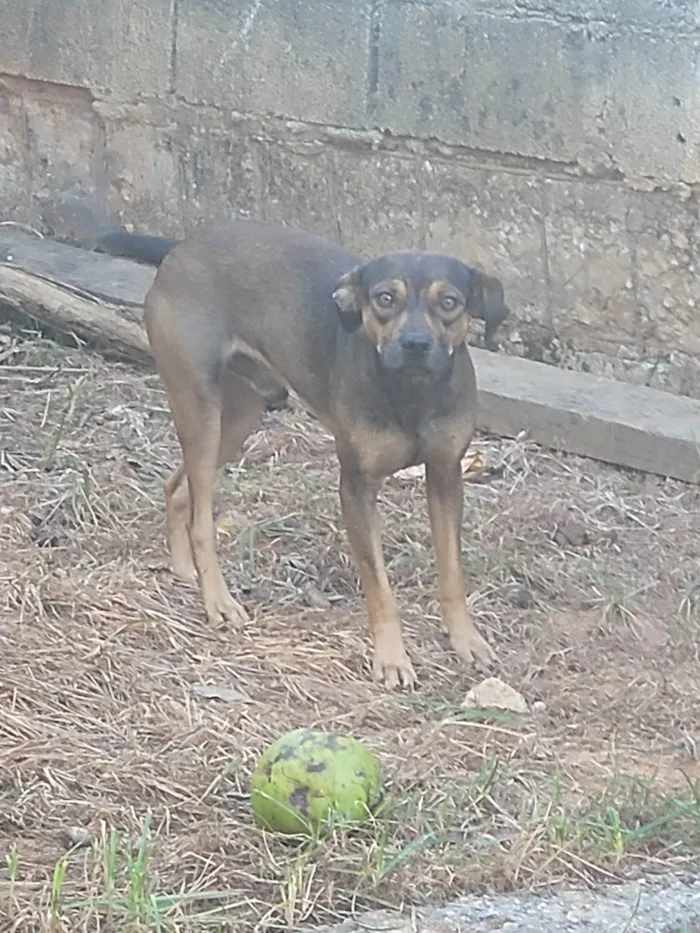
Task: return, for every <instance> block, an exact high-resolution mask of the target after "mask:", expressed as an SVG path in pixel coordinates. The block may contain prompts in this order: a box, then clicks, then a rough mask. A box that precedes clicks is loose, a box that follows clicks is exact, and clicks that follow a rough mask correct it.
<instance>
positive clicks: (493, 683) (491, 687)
mask: <svg viewBox="0 0 700 933" xmlns="http://www.w3.org/2000/svg"><path fill="white" fill-rule="evenodd" d="M462 707H463V708H464V709H497V710H508V711H509V712H512V713H528V712H529V709H528V705H527V703H526V702H525V698H524V697H523V695H522V694H521V693H518V691H517V690H514V689H513V688H512V687H511V686H509V685H508V684H507V683H504V682H503V681H502V680H501V679H500V678H498V677H487V678H486V680H483V681H482V682H481V683H480V684H478V685H477V686H476V687H472V689H471V690H470V691H469V693H468V694H467V696H466V697H465V700H464V702H463V703H462Z"/></svg>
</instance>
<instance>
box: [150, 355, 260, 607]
mask: <svg viewBox="0 0 700 933" xmlns="http://www.w3.org/2000/svg"><path fill="white" fill-rule="evenodd" d="M173 349H174V348H172V349H171V352H170V353H169V354H168V358H167V360H162V362H161V366H160V372H161V377H162V379H163V382H164V384H165V387H166V391H167V394H168V398H169V402H170V410H171V412H172V415H173V420H174V422H175V428H176V431H177V434H178V438H179V440H180V446H181V447H182V452H183V460H184V463H183V465H182V466H181V467H179V468H178V469H177V470H176V471H175V472H174V473H173V474H172V475H171V476H170V477H169V478H168V479H167V480H166V483H165V497H166V510H167V511H166V515H167V528H168V544H169V547H170V552H171V557H172V561H173V571H174V572H175V573H176V574H177V575H178V576H181V577H184V578H185V579H191V578H192V575H193V570H194V571H195V572H196V576H197V578H198V580H199V585H200V588H201V591H202V598H203V600H204V607H205V611H206V614H207V617H208V618H209V619H210V620H211V621H219V620H221V619H228V620H233V619H236V618H238V619H243V618H245V617H246V614H245V611H244V609H243V608H242V607H241V606H240V605H239V604H238V603H237V602H236V601H235V600H234V599H233V598H232V597H231V595H230V593H229V591H228V587H227V586H226V583H225V581H224V579H223V575H222V573H221V567H220V564H219V560H218V556H217V551H216V532H215V528H214V518H213V509H214V482H215V478H216V471H217V468H218V467H219V466H223V464H225V463H227V462H228V461H229V460H231V459H232V458H233V457H234V456H235V454H236V453H237V451H238V450H240V447H241V445H242V443H243V441H244V440H245V438H246V437H247V436H248V434H249V433H250V431H251V430H252V428H253V427H254V425H255V423H256V421H257V420H258V418H259V416H260V413H261V411H262V409H263V404H264V403H263V399H262V397H261V395H260V394H259V393H258V392H256V391H255V389H254V388H253V387H252V386H251V385H250V384H249V383H248V382H246V381H245V380H244V379H242V378H241V377H239V376H237V375H236V374H235V373H234V372H231V371H230V370H227V369H224V370H223V372H222V373H221V375H220V377H219V379H218V380H216V381H215V382H214V383H211V382H206V381H205V380H204V379H203V378H202V377H201V375H200V373H199V372H197V371H194V370H193V367H192V365H191V362H190V361H189V360H185V359H180V360H179V361H176V360H175V359H174V358H173Z"/></svg>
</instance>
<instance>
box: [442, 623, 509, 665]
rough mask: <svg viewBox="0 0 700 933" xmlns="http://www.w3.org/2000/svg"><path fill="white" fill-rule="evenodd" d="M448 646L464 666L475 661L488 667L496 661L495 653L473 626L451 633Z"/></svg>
mask: <svg viewBox="0 0 700 933" xmlns="http://www.w3.org/2000/svg"><path fill="white" fill-rule="evenodd" d="M450 644H451V645H452V648H453V649H454V651H455V652H456V653H457V654H458V655H459V656H460V658H461V659H462V660H463V661H464V662H465V664H473V663H474V660H475V659H476V660H477V661H479V662H480V663H481V664H484V665H486V666H487V667H490V666H491V665H492V664H493V663H494V662H495V661H496V660H497V656H496V652H495V651H494V650H493V648H492V647H491V645H489V643H488V642H487V641H486V639H485V638H483V637H482V636H481V635H480V634H479V633H478V632H477V630H476V629H475V628H474V627H473V626H470V627H469V628H463V629H460V630H459V631H456V632H455V631H453V632H451V633H450Z"/></svg>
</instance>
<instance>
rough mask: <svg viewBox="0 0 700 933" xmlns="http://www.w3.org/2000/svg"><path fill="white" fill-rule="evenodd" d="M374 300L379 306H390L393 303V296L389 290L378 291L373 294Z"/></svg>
mask: <svg viewBox="0 0 700 933" xmlns="http://www.w3.org/2000/svg"><path fill="white" fill-rule="evenodd" d="M374 300H375V301H376V302H377V304H378V305H379V307H380V308H390V307H391V306H392V305H393V303H394V296H393V295H392V293H391V292H379V294H378V295H375V296H374Z"/></svg>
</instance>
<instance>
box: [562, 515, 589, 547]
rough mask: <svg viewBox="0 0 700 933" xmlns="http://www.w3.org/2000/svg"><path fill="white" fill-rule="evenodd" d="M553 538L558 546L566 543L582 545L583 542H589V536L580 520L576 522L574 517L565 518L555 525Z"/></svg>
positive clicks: (563, 545)
mask: <svg viewBox="0 0 700 933" xmlns="http://www.w3.org/2000/svg"><path fill="white" fill-rule="evenodd" d="M554 540H555V541H556V543H557V544H558V545H559V547H566V546H567V545H569V546H570V547H582V546H583V545H584V544H588V543H589V541H590V536H589V534H588V531H587V530H586V527H585V525H583V524H582V522H578V521H576V519H574V518H566V519H564V521H563V522H561V523H560V524H559V525H557V527H556V530H555V532H554Z"/></svg>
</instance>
